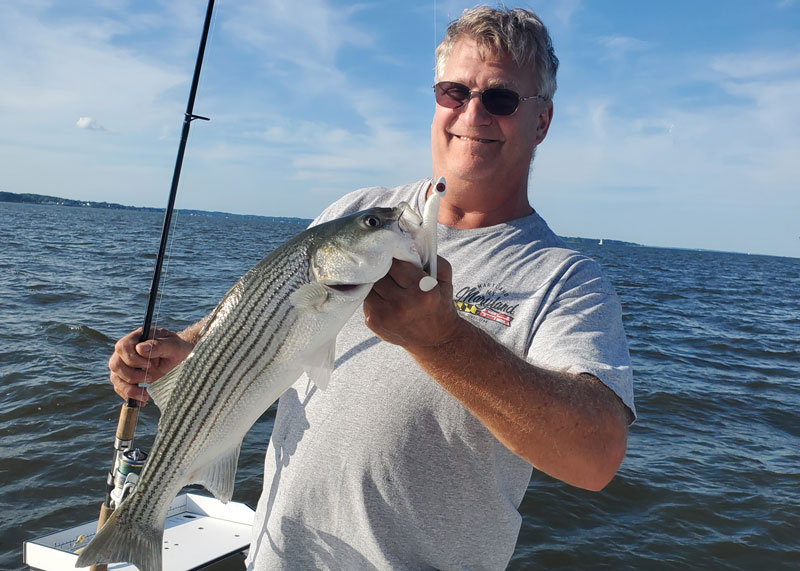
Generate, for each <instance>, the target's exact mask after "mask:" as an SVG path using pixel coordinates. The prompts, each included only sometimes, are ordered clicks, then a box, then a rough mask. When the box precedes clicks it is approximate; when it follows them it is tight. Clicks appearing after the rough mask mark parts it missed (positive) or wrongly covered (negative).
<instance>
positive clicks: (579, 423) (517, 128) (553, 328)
mask: <svg viewBox="0 0 800 571" xmlns="http://www.w3.org/2000/svg"><path fill="white" fill-rule="evenodd" d="M557 66H558V60H557V59H556V57H555V54H554V53H553V50H552V45H551V43H550V38H549V36H548V34H547V31H546V29H545V28H544V26H543V25H542V24H541V22H540V21H539V20H538V18H537V17H536V16H535V15H534V14H533V13H531V12H528V11H524V10H519V9H515V10H506V9H490V8H476V9H473V10H468V11H466V12H465V13H464V14H463V15H462V16H461V17H460V18H459V19H458V20H456V21H455V22H453V23H451V24H450V26H449V28H448V31H447V37H446V38H445V39H444V41H443V42H442V44H441V45H440V46H439V47H438V48H437V67H436V86H435V96H436V110H435V113H434V117H433V123H432V125H431V146H432V155H433V179H435V178H438V177H439V176H445V177H446V179H447V194H446V195H445V196H444V198H443V199H442V202H441V207H440V211H439V223H440V225H439V252H440V254H441V255H442V259H440V264H439V275H438V280H439V285H438V287H436V288H434V289H433V290H432V291H431V292H427V293H426V292H422V291H420V289H419V287H418V285H417V284H418V283H419V280H420V278H421V277H422V275H423V274H422V272H421V270H419V269H418V268H416V267H414V266H413V265H411V264H408V263H404V262H399V261H395V263H394V264H393V266H392V268H391V270H390V272H389V274H388V275H387V276H386V277H385V278H384V279H382V280H381V281H379V282H378V283H377V284H375V286H374V288H373V290H372V292H371V293H370V295H369V296H368V297H367V299H366V301H365V302H364V307H363V315H361V314H356V315H355V316H354V317H353V319H351V320H350V321H349V322H348V324H347V325H345V327H344V329H343V330H342V332H341V334H340V336H339V339H338V358H337V370H336V373H335V376H334V380H333V382H332V383H331V385H330V387H329V388H328V390H327V391H324V392H322V391H317V390H316V388H314V387H313V386H312V385H311V384H310V383H309V382H308V381H307V379H305V377H303V378H301V379H300V380H299V381H298V382H297V383H296V384H295V385H294V386H293V387H292V388H291V389H290V390H289V391H287V393H286V394H285V395H284V396H283V397H282V398H281V401H280V405H279V408H278V413H277V417H276V421H275V428H274V431H273V434H272V438H271V441H270V445H269V449H268V451H267V456H266V466H265V481H264V491H263V493H262V496H261V499H260V501H259V505H258V510H257V514H256V524H255V526H254V534H253V541H252V544H251V550H250V557H249V566H250V567H251V568H255V569H314V568H324V569H430V568H435V569H462V568H481V569H484V568H485V569H503V568H505V566H506V565H507V563H508V560H509V558H510V557H511V555H512V553H513V550H514V545H515V543H516V538H517V535H518V533H519V528H520V523H521V517H520V515H519V513H518V512H517V507H518V506H519V504H520V502H521V501H522V498H523V496H524V494H525V491H526V488H527V486H528V483H529V481H530V477H531V473H532V467H535V468H537V469H538V470H541V471H543V472H546V473H547V474H549V475H551V476H553V477H555V478H558V479H560V480H563V481H564V482H566V483H568V484H571V485H574V486H578V487H581V488H586V489H590V490H600V489H602V488H603V487H604V486H605V485H606V484H607V483H608V482H609V481H610V480H611V478H612V477H613V475H614V473H615V472H616V470H617V468H618V466H619V464H620V462H621V461H622V458H623V456H624V454H625V446H626V438H627V436H626V434H627V426H628V424H629V422H630V421H631V420H632V419H633V417H634V411H633V410H634V409H633V395H632V381H631V370H630V362H629V357H628V350H627V345H626V342H625V336H624V331H623V328H622V322H621V310H620V307H619V302H618V300H617V298H616V295H615V293H614V291H613V289H612V287H611V286H610V284H609V283H608V281H607V280H606V279H605V278H604V277H603V276H602V274H601V272H600V270H599V268H598V267H597V265H596V264H595V263H594V262H592V261H591V260H589V259H587V258H585V257H584V256H582V255H580V254H578V253H576V252H574V251H571V250H569V249H567V248H566V246H565V245H564V243H563V242H562V241H561V240H560V239H559V238H557V237H556V235H555V234H554V233H553V232H552V231H551V230H550V229H549V228H548V227H547V225H546V224H545V222H544V220H542V219H541V218H540V217H539V215H538V214H537V213H536V212H535V211H534V210H533V208H531V206H530V204H529V202H528V175H529V171H530V164H531V161H532V160H533V155H534V151H535V149H536V146H537V145H538V144H539V143H541V142H542V141H543V140H544V138H545V136H546V135H547V131H548V129H549V127H550V122H551V119H552V117H553V103H552V97H553V93H554V91H555V74H556V68H557ZM433 179H425V180H423V181H419V182H417V183H414V184H410V185H405V186H401V187H398V188H394V189H365V190H361V191H357V192H355V193H352V194H350V195H348V196H345V197H344V198H342V199H341V200H339V201H338V202H337V203H335V204H334V205H332V206H331V207H330V208H328V209H327V210H326V211H325V212H324V213H323V214H322V215H321V216H320V217H319V218H318V219H317V221H316V222H322V221H325V220H328V219H331V218H336V217H339V216H341V215H344V214H346V213H348V212H352V211H357V210H361V209H363V208H366V207H369V206H373V205H394V204H396V203H398V202H399V201H400V200H406V201H408V202H409V203H410V204H411V205H412V206H415V207H416V208H417V209H419V210H420V211H421V209H422V206H423V205H424V201H425V198H426V196H427V195H428V194H429V193H430V184H431V180H433ZM447 260H450V261H451V262H452V266H451V263H448V261H447ZM454 301H455V304H454ZM199 328H200V326H199V324H198V325H196V326H193V327H192V328H190V329H189V330H187V331H185V332H183V333H182V334H181V335H180V336H177V335H175V334H167V335H165V336H163V338H161V339H159V340H157V341H155V342H147V343H144V344H141V345H139V346H138V347H136V346H135V336H134V335H133V334H131V335H129V336H126V338H123V339H122V340H120V342H119V343H118V344H117V348H116V351H115V354H114V355H113V356H112V358H111V360H110V368H111V371H112V372H111V380H112V382H113V383H114V386H115V388H116V390H117V392H118V393H120V395H122V396H123V397H125V398H128V397H137V398H146V397H145V395H143V394H142V393H141V389H137V388H135V387H134V386H133V384H132V383H137V382H141V381H142V380H143V379H144V376H143V373H142V371H141V370H140V369H141V368H142V367H143V366H144V363H145V359H144V357H143V356H145V355H147V350H146V349H147V348H148V347H152V350H151V352H152V355H153V356H154V357H157V359H156V361H157V362H156V368H155V371H154V372H151V375H152V376H154V377H158V376H160V375H161V374H163V373H164V372H166V371H167V370H169V368H171V367H172V366H174V365H175V364H176V363H177V362H179V361H180V360H181V359H182V358H183V357H184V356H185V355H186V354H187V353H188V352H189V351H190V350H191V346H192V344H193V343H194V342H196V336H197V333H198V331H199ZM161 360H163V361H161ZM148 380H149V379H148Z"/></svg>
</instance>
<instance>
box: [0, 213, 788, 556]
mask: <svg viewBox="0 0 800 571" xmlns="http://www.w3.org/2000/svg"><path fill="white" fill-rule="evenodd" d="M306 222H307V221H301V220H285V219H267V218H257V217H243V216H228V217H225V216H204V215H188V214H183V213H181V214H178V216H177V225H176V226H177V229H176V231H175V232H174V237H175V239H174V246H173V247H172V250H171V255H170V257H169V262H168V267H167V275H166V277H165V281H164V286H163V287H162V290H163V301H162V303H163V307H162V310H161V312H160V313H161V315H162V316H168V317H161V318H160V322H159V325H161V326H165V327H169V328H173V329H175V328H181V327H184V326H186V325H188V324H190V323H192V322H194V321H195V320H197V319H199V318H200V317H202V316H203V315H204V314H205V313H206V312H207V311H209V310H210V309H211V308H212V307H213V306H214V305H215V304H216V302H217V301H218V300H219V299H220V298H221V296H222V295H224V293H225V291H227V289H228V288H229V287H230V286H231V285H232V284H233V282H234V281H235V280H236V279H237V278H238V277H239V276H240V275H241V274H242V273H244V271H246V270H247V269H248V268H249V267H251V266H252V265H253V264H254V263H255V262H256V261H258V260H259V259H260V258H261V257H263V255H265V254H266V253H268V252H269V251H270V250H272V249H273V248H274V247H275V246H276V245H278V244H280V243H281V242H283V241H284V240H285V239H286V238H287V237H289V236H291V235H293V234H295V233H296V232H298V231H300V230H301V229H302V228H304V227H305V224H306ZM160 224H161V215H159V214H156V213H149V212H139V211H124V210H99V209H88V208H87V209H81V208H65V207H56V206H39V205H20V204H10V203H0V243H2V244H3V245H4V247H3V250H2V254H0V307H1V308H2V309H1V311H2V317H3V322H2V328H0V514H2V517H0V568H2V569H17V568H22V567H23V565H22V559H21V546H22V542H23V541H25V540H26V539H32V538H35V537H38V536H42V535H46V534H48V533H51V532H53V531H56V530H59V529H63V528H66V527H69V526H72V525H76V524H78V523H82V522H84V521H88V520H91V519H93V518H96V517H97V510H98V508H99V504H100V502H101V500H102V496H103V492H104V482H105V472H106V471H107V470H108V466H107V464H108V463H109V462H110V455H111V445H112V440H113V432H114V429H115V427H116V421H117V416H118V409H119V406H120V403H121V401H120V400H118V398H117V397H116V396H115V395H114V394H113V392H112V391H111V389H110V385H109V384H108V382H107V368H106V361H107V359H108V356H109V355H110V352H111V348H112V346H113V343H114V340H115V339H117V338H118V337H120V336H121V335H123V334H125V333H126V332H128V331H129V330H131V329H133V328H135V327H137V326H139V325H141V319H142V317H143V314H144V308H145V306H146V302H147V292H148V288H149V282H150V277H151V273H152V267H153V263H154V259H155V251H156V249H157V246H158V234H159V231H160ZM572 243H573V245H574V246H575V247H576V248H577V249H580V250H582V251H584V252H585V253H587V254H588V255H590V256H592V257H594V258H595V259H597V260H598V261H599V262H600V263H601V264H602V265H603V267H604V268H605V270H606V272H607V274H608V275H609V277H610V278H611V280H612V281H613V282H614V284H615V286H616V288H617V291H618V293H619V294H620V297H621V299H622V303H623V308H624V312H625V313H624V319H625V326H626V330H627V332H628V337H629V342H630V346H631V356H632V359H633V364H634V370H635V382H636V385H635V392H636V404H637V409H638V413H639V417H640V420H639V421H638V422H637V423H636V424H634V425H633V426H632V427H631V431H630V438H629V446H628V454H627V457H626V459H625V461H624V462H623V465H622V467H621V469H620V471H619V473H618V475H617V477H616V478H615V479H614V481H613V482H612V483H611V484H610V485H609V486H608V487H607V488H606V490H604V491H603V492H601V493H590V492H583V491H581V490H577V489H574V488H570V487H569V486H566V485H564V484H561V483H559V482H556V481H554V480H552V479H550V478H549V477H547V476H544V475H542V474H539V473H535V474H534V477H533V479H532V481H531V483H530V487H529V491H528V494H527V495H526V497H525V500H524V501H523V504H522V506H521V511H522V513H523V518H524V523H523V528H522V531H521V533H520V538H519V543H518V546H517V551H516V553H515V555H514V558H513V560H512V562H511V566H510V568H511V569H530V568H540V569H594V568H606V569H685V568H704V569H723V568H724V569H779V568H786V569H794V568H800V531H799V530H800V420H799V419H798V410H800V259H792V258H777V257H768V256H747V255H741V254H725V253H715V252H698V251H686V250H670V249H658V248H643V247H635V246H627V245H619V244H608V243H606V245H604V246H599V245H598V244H596V243H595V242H590V241H585V240H573V241H572ZM272 419H273V415H272V412H271V411H270V412H267V413H266V414H265V415H264V416H263V417H262V419H261V420H260V421H259V422H258V423H257V424H256V426H255V427H254V428H253V430H251V432H250V433H249V434H248V436H247V438H246V440H245V444H244V446H243V448H242V455H241V459H240V463H239V472H238V475H237V485H236V492H235V495H234V499H236V500H239V501H244V502H247V503H249V504H251V505H255V504H256V502H257V499H258V495H259V493H260V489H261V471H262V466H263V463H262V462H263V453H264V448H265V446H266V443H267V441H268V439H269V434H270V431H271V429H272ZM156 421H157V416H156V410H155V407H152V406H151V407H146V408H145V409H143V411H142V413H141V415H140V422H139V427H138V429H137V444H138V445H140V446H142V447H143V448H147V447H148V445H149V443H150V442H152V437H153V434H154V432H155V426H156Z"/></svg>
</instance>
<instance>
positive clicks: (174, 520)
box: [23, 494, 255, 571]
mask: <svg viewBox="0 0 800 571" xmlns="http://www.w3.org/2000/svg"><path fill="white" fill-rule="evenodd" d="M254 515H255V512H253V510H252V509H251V508H250V507H249V506H247V505H245V504H242V503H238V502H228V503H227V504H223V503H222V502H220V501H217V500H215V499H214V498H209V497H207V496H201V495H198V494H183V495H179V496H178V497H177V498H175V500H174V501H173V502H172V506H171V507H170V511H169V513H168V515H167V520H166V529H165V531H164V550H163V554H164V569H165V571H189V570H190V569H198V568H201V567H204V566H206V565H209V564H211V563H213V562H215V561H219V560H220V559H223V558H225V557H227V556H229V555H232V554H234V553H237V552H241V551H244V550H245V549H247V548H248V546H249V545H250V531H251V528H252V525H253V516H254ZM96 531H97V521H96V520H95V521H90V522H86V523H84V524H82V525H79V526H76V527H73V528H71V529H68V530H64V531H59V532H57V533H53V534H50V535H47V536H45V537H41V538H39V539H35V540H32V541H26V542H25V543H24V545H23V561H24V562H25V564H26V565H29V566H30V567H32V568H34V569H41V570H42V571H66V570H68V569H69V570H73V569H75V562H76V561H77V560H78V553H79V552H80V550H81V548H83V547H85V546H86V545H87V544H88V543H89V541H90V540H91V539H92V537H94V535H95V533H96ZM108 569H109V570H113V571H123V570H125V571H135V570H136V567H134V566H133V565H130V564H128V563H116V564H111V565H109V566H108Z"/></svg>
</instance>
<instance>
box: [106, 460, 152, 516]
mask: <svg viewBox="0 0 800 571" xmlns="http://www.w3.org/2000/svg"><path fill="white" fill-rule="evenodd" d="M146 461H147V453H146V452H144V451H142V450H141V449H140V448H128V449H125V450H120V451H119V452H118V453H117V461H116V463H115V469H114V489H113V490H111V492H110V496H111V501H112V502H113V504H114V505H113V507H114V509H116V508H118V507H119V506H120V505H121V504H122V502H123V501H124V500H125V498H127V497H128V496H129V495H130V494H131V492H133V490H134V488H135V487H136V482H137V481H138V480H139V476H140V475H141V473H142V468H144V464H145V462H146Z"/></svg>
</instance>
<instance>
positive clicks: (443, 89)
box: [435, 81, 469, 109]
mask: <svg viewBox="0 0 800 571" xmlns="http://www.w3.org/2000/svg"><path fill="white" fill-rule="evenodd" d="M435 93H436V103H438V104H439V105H441V106H442V107H448V108H450V109H455V108H456V107H460V106H461V105H463V104H464V101H466V100H467V99H468V98H469V89H467V87H466V86H465V85H461V84H460V83H453V82H450V81H442V82H441V83H437V84H436V89H435Z"/></svg>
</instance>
